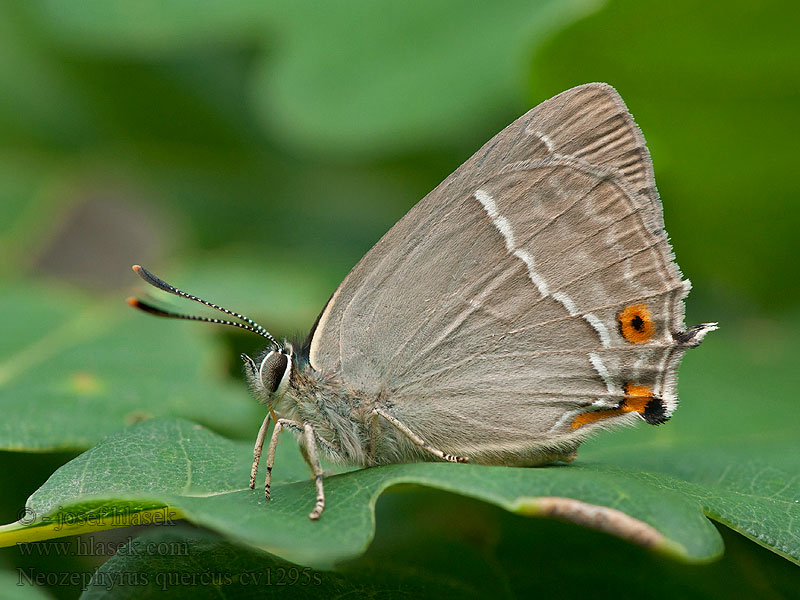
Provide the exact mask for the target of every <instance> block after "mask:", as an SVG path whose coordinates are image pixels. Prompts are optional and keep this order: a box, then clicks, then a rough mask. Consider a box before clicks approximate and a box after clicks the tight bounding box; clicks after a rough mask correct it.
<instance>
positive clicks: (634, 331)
mask: <svg viewBox="0 0 800 600" xmlns="http://www.w3.org/2000/svg"><path fill="white" fill-rule="evenodd" d="M617 321H619V331H620V333H621V334H622V337H624V338H625V339H626V340H628V341H629V342H630V343H631V344H641V343H643V342H649V341H650V340H652V339H653V337H655V334H656V326H655V324H654V323H653V318H652V317H651V316H650V311H649V310H647V305H646V304H630V305H628V306H626V307H625V308H624V309H623V310H621V311H620V312H619V314H618V315H617Z"/></svg>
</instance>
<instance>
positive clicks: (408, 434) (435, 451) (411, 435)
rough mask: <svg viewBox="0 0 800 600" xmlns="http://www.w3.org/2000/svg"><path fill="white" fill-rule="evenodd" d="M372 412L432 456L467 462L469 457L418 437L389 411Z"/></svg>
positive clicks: (450, 460)
mask: <svg viewBox="0 0 800 600" xmlns="http://www.w3.org/2000/svg"><path fill="white" fill-rule="evenodd" d="M372 414H373V415H380V416H381V417H383V418H384V419H386V420H387V421H389V423H391V424H392V425H394V426H395V427H397V429H399V430H400V432H401V433H402V434H403V435H405V436H406V437H407V438H408V439H410V440H411V441H412V442H414V443H415V444H416V445H417V446H419V447H420V448H422V449H423V450H425V451H427V452H430V453H431V454H433V455H434V456H436V457H438V458H441V459H442V460H446V461H449V462H455V463H465V462H469V459H468V458H467V457H466V456H453V455H452V454H447V453H446V452H442V451H441V450H439V449H438V448H434V447H433V446H431V445H430V444H429V443H428V442H426V441H425V440H423V439H422V438H421V437H419V436H418V435H417V434H416V433H414V432H413V431H411V430H410V429H409V428H408V427H407V426H406V425H405V423H402V422H401V421H398V420H397V419H396V418H394V417H393V416H392V415H390V414H389V413H387V412H386V411H384V410H382V409H380V408H374V409H372Z"/></svg>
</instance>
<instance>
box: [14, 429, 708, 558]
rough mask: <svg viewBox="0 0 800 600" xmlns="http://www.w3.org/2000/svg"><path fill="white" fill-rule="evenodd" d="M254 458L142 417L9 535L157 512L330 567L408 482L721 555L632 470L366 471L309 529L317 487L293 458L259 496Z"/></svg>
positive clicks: (692, 504) (689, 510)
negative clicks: (576, 507) (252, 481)
mask: <svg viewBox="0 0 800 600" xmlns="http://www.w3.org/2000/svg"><path fill="white" fill-rule="evenodd" d="M287 437H288V436H287ZM289 444H291V441H289ZM281 446H282V448H283V450H284V453H288V452H290V451H294V452H295V453H297V450H296V449H294V448H292V447H291V446H289V447H288V448H287V443H286V440H285V441H284V444H282V445H281ZM251 461H252V450H251V448H250V446H249V445H244V444H236V443H233V442H230V441H228V440H226V439H225V438H222V437H220V436H218V435H216V434H214V433H212V432H210V431H208V430H206V429H204V428H202V427H200V426H199V425H195V424H192V423H189V422H187V421H176V420H169V419H154V420H151V421H147V422H145V423H141V424H138V425H135V426H133V427H131V428H129V429H127V430H125V431H122V432H119V433H117V434H114V435H112V436H110V437H109V438H107V439H106V440H104V441H103V442H101V443H100V444H98V445H97V446H95V447H94V448H92V449H91V450H89V451H88V452H86V453H84V454H82V455H81V456H79V457H77V458H76V459H74V460H73V461H71V462H69V463H68V464H66V465H65V466H64V467H62V468H61V469H59V470H58V471H56V472H55V473H54V474H53V476H52V477H50V479H49V480H48V481H47V483H45V485H44V486H42V487H41V488H40V489H39V490H38V491H37V492H36V493H35V494H34V495H33V496H31V498H30V499H29V501H28V503H27V508H28V512H29V514H28V519H27V520H28V521H32V522H31V523H29V524H27V525H25V526H23V525H22V524H17V525H11V526H7V528H6V529H5V530H4V533H5V534H6V536H5V538H6V540H7V541H13V540H14V533H15V532H21V530H23V529H24V527H28V528H31V527H32V528H34V533H33V534H34V535H39V534H42V535H44V536H45V537H49V536H52V535H54V534H56V535H57V534H59V533H60V534H61V535H64V534H68V533H75V532H77V531H84V530H85V529H77V530H76V529H75V528H74V527H72V528H60V524H63V523H64V522H65V521H69V519H70V515H73V516H74V520H75V526H77V527H87V526H88V527H92V526H95V525H97V524H99V523H100V524H103V525H104V524H106V523H107V522H108V520H109V519H114V518H116V519H117V522H118V523H119V524H122V523H123V522H124V521H120V515H125V514H129V515H134V514H136V513H138V512H140V511H143V510H149V509H152V507H153V506H157V505H164V506H170V507H173V508H175V509H177V510H178V511H179V512H180V514H181V515H184V516H185V517H186V518H188V519H189V520H191V521H193V522H195V523H198V524H202V525H205V526H207V527H209V528H211V529H216V530H218V531H224V532H225V533H226V535H228V536H231V537H233V538H236V539H239V540H241V541H244V542H247V543H249V544H252V545H254V546H257V547H260V548H263V549H266V550H268V551H270V552H272V553H274V554H276V555H278V556H281V557H284V558H286V559H287V560H291V561H293V562H296V563H298V564H308V565H315V566H322V567H327V566H330V565H332V564H333V563H335V562H338V561H342V560H345V559H348V558H352V557H355V556H358V555H359V554H361V553H362V552H363V551H364V550H365V549H366V547H367V545H368V544H369V542H370V540H371V538H372V536H373V528H374V514H373V510H374V503H375V501H376V499H377V498H378V496H379V495H380V493H381V492H383V491H384V490H385V489H387V488H389V487H391V486H393V485H398V484H404V483H414V484H420V485H426V486H430V487H435V488H437V489H442V490H447V491H452V492H456V493H459V494H463V495H466V496H471V497H475V498H480V499H482V500H485V501H487V502H492V503H494V504H497V505H498V506H501V507H503V508H506V509H508V510H510V511H514V512H519V513H522V514H531V515H535V514H539V513H543V512H544V513H545V514H547V513H548V512H549V509H548V507H547V506H549V504H548V505H545V504H544V503H543V501H542V500H541V498H543V497H563V498H575V499H578V500H580V501H582V502H585V503H588V504H592V505H598V506H606V507H610V508H613V509H616V510H618V511H622V512H623V513H626V514H627V515H630V516H632V517H634V519H637V520H639V521H642V522H644V523H646V524H648V525H650V526H651V527H652V528H654V529H653V530H650V528H646V529H647V530H648V531H646V532H645V534H644V535H639V536H637V535H634V536H633V539H638V540H639V541H641V542H642V543H644V544H645V545H647V546H649V547H653V548H654V549H657V550H661V551H663V552H666V553H669V554H672V555H674V556H676V557H680V558H682V559H685V560H688V561H707V560H710V559H713V558H715V557H717V556H718V555H719V554H720V553H721V552H722V545H721V541H720V538H719V535H718V534H717V532H716V530H715V529H714V527H713V525H711V523H710V522H709V521H708V520H706V519H705V518H704V517H703V515H702V512H701V510H700V506H699V504H698V503H697V502H696V501H695V500H694V499H692V498H686V497H685V496H683V495H682V494H680V493H677V492H675V491H673V490H672V489H670V488H672V487H675V486H676V484H677V482H675V481H673V479H672V478H670V477H666V476H662V477H655V478H648V477H646V476H643V475H642V473H641V472H639V471H637V470H634V469H624V468H619V467H609V466H607V465H600V464H595V465H577V466H572V467H554V468H540V469H517V468H511V467H487V466H481V465H450V464H444V463H418V464H403V465H389V466H386V467H380V468H373V469H362V470H359V471H353V472H350V473H346V474H341V475H335V476H332V477H327V478H326V480H325V489H326V495H327V508H326V509H325V513H324V515H323V518H322V519H321V520H320V521H319V522H312V521H310V520H309V519H308V512H309V511H310V509H311V508H312V505H313V500H314V486H313V482H312V481H311V480H310V479H308V475H307V471H306V469H307V467H305V466H304V465H303V464H302V460H301V459H299V458H298V457H295V458H294V460H289V461H286V463H288V465H287V464H285V463H284V461H282V460H280V457H279V459H277V460H276V467H275V471H274V473H275V475H276V477H279V478H280V479H277V480H276V482H275V484H274V485H273V500H271V501H270V502H267V501H266V500H265V499H264V497H263V492H261V491H251V490H250V489H248V488H247V480H248V474H249V466H250V463H251ZM287 467H288V469H287ZM303 471H306V472H305V473H303ZM301 473H302V475H301ZM298 479H300V481H297V480H298ZM304 479H305V481H303V480H304ZM281 480H283V482H281ZM287 480H288V481H287ZM90 517H91V518H90ZM603 517H604V518H606V519H612V520H613V519H618V520H619V521H620V523H619V525H618V526H614V525H612V526H611V528H610V530H611V531H612V532H615V533H618V534H619V535H623V536H625V535H628V528H629V527H638V526H639V524H637V523H635V522H634V521H633V520H632V519H623V518H618V517H619V515H618V513H608V514H605V515H603ZM622 517H624V515H623V516H622ZM36 530H38V532H37V531H36ZM24 535H30V532H28V533H24ZM26 539H32V538H26Z"/></svg>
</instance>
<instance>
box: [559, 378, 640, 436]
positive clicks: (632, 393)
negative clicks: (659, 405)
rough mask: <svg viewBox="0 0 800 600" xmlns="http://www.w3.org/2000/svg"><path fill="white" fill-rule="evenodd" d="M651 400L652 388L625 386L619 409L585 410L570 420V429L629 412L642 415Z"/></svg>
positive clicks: (631, 384) (629, 384)
mask: <svg viewBox="0 0 800 600" xmlns="http://www.w3.org/2000/svg"><path fill="white" fill-rule="evenodd" d="M652 399H653V388H651V387H650V386H647V385H636V384H633V383H627V384H625V398H624V399H623V400H622V402H621V403H620V405H619V408H607V409H604V410H587V411H586V412H582V413H580V414H579V415H575V418H574V419H572V429H577V428H578V427H581V426H583V425H586V424H588V423H594V422H595V421H602V420H603V419H610V418H611V417H618V416H619V415H624V414H625V413H629V412H637V413H639V414H640V415H644V411H645V408H647V404H648V402H650V401H651V400H652Z"/></svg>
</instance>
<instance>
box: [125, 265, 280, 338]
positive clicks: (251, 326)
mask: <svg viewBox="0 0 800 600" xmlns="http://www.w3.org/2000/svg"><path fill="white" fill-rule="evenodd" d="M132 268H133V270H134V272H135V273H136V274H137V275H139V277H141V278H142V279H144V280H145V281H146V282H147V283H149V284H150V285H152V286H153V287H157V288H158V289H160V290H164V291H165V292H168V293H170V294H173V295H175V296H180V297H181V298H187V299H189V300H193V301H194V302H199V303H200V304H202V305H204V306H208V307H210V308H213V309H215V310H218V311H220V312H223V313H225V314H226V315H230V316H232V317H234V318H236V319H239V320H241V321H244V322H245V323H247V325H245V324H244V323H237V322H236V321H229V320H227V319H214V318H212V317H200V316H196V315H185V314H181V313H175V312H170V311H167V310H163V309H161V308H158V307H156V306H153V305H152V304H149V303H147V302H144V301H142V300H139V299H137V298H128V300H127V302H128V304H129V305H130V306H133V307H134V308H138V309H139V310H142V311H144V312H146V313H150V314H151V315H156V316H158V317H168V318H170V319H186V320H189V321H201V322H203V323H217V324H219V325H230V326H232V327H238V328H239V329H244V330H245V331H250V332H252V333H255V334H257V335H260V336H261V337H264V338H267V339H268V340H269V341H270V342H272V343H273V344H274V345H275V347H276V348H282V346H281V345H280V344H279V343H278V341H277V340H276V339H275V338H274V337H273V336H272V334H270V332H269V331H267V330H266V329H264V328H263V327H262V326H261V325H259V324H258V323H256V322H255V321H253V319H251V318H249V317H245V316H244V315H242V314H239V313H237V312H234V311H232V310H228V309H227V308H224V307H222V306H219V305H217V304H214V303H213V302H208V301H207V300H203V299H202V298H198V297H197V296H193V295H192V294H187V293H186V292H184V291H182V290H179V289H178V288H176V287H175V286H173V285H170V284H169V283H167V282H166V281H164V280H163V279H160V278H158V277H156V276H155V275H153V274H152V273H151V272H150V271H148V270H147V269H145V268H144V267H141V266H139V265H133V267H132Z"/></svg>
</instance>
